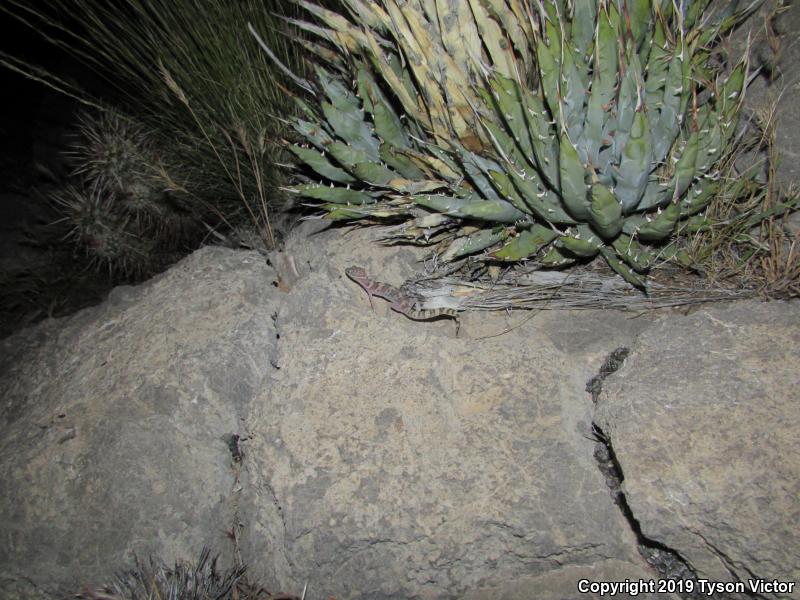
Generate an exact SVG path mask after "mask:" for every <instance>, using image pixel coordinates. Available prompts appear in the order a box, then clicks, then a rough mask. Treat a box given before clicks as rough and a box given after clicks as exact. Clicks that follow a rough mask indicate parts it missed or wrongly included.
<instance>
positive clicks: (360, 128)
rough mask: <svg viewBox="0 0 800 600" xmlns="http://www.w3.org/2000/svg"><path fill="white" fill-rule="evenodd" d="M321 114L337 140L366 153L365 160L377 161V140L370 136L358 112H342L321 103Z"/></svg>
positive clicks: (361, 113)
mask: <svg viewBox="0 0 800 600" xmlns="http://www.w3.org/2000/svg"><path fill="white" fill-rule="evenodd" d="M322 112H323V114H324V115H325V118H326V120H327V121H328V123H330V125H331V127H332V128H333V130H334V132H335V133H336V135H337V136H339V138H341V139H342V140H344V141H345V142H347V143H348V144H350V145H351V146H353V148H355V149H358V150H362V151H363V152H365V153H366V160H372V161H377V160H378V147H379V145H380V143H379V142H378V139H377V138H376V137H375V136H373V135H372V128H371V127H370V125H369V124H368V123H367V122H366V121H364V113H363V112H361V111H360V110H357V111H352V112H343V111H342V110H340V109H338V108H336V107H335V106H333V105H332V104H329V103H328V102H323V103H322Z"/></svg>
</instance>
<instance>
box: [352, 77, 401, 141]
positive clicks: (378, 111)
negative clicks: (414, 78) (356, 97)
mask: <svg viewBox="0 0 800 600" xmlns="http://www.w3.org/2000/svg"><path fill="white" fill-rule="evenodd" d="M358 81H359V90H360V95H361V98H362V99H363V100H364V109H365V110H366V111H367V112H369V113H370V114H372V121H373V123H374V124H375V134H376V135H377V136H378V137H379V138H380V139H381V140H382V142H385V143H388V144H390V145H391V146H393V147H395V148H408V147H409V142H408V138H407V137H406V133H405V130H404V129H403V124H402V122H401V121H400V117H398V116H397V113H396V112H395V111H394V109H392V107H391V106H390V104H389V101H388V100H387V99H386V97H385V96H384V95H383V92H381V90H380V88H379V87H378V86H377V84H376V83H375V80H374V79H372V76H371V75H370V74H369V72H368V71H367V70H366V69H364V68H361V69H359V71H358Z"/></svg>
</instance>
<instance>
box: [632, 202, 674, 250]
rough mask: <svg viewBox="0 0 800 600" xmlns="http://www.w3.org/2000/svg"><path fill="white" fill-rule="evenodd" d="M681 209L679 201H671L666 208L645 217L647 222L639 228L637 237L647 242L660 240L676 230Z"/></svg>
mask: <svg viewBox="0 0 800 600" xmlns="http://www.w3.org/2000/svg"><path fill="white" fill-rule="evenodd" d="M680 214H681V210H680V206H679V205H678V204H677V203H670V204H668V205H667V207H666V208H665V209H664V210H661V209H659V210H658V213H657V214H655V215H654V216H652V217H645V222H644V223H642V224H641V225H640V226H639V227H638V229H637V232H636V233H637V237H638V238H639V239H640V240H643V241H645V242H658V241H661V240H663V239H664V238H666V237H668V236H669V235H670V234H672V232H673V231H675V223H677V222H678V218H679V217H680Z"/></svg>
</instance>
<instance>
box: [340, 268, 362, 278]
mask: <svg viewBox="0 0 800 600" xmlns="http://www.w3.org/2000/svg"><path fill="white" fill-rule="evenodd" d="M344 273H345V275H347V276H348V277H352V278H363V277H366V276H367V272H366V271H365V270H364V268H363V267H347V268H346V269H345V270H344Z"/></svg>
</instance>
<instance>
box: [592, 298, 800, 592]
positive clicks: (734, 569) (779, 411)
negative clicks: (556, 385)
mask: <svg viewBox="0 0 800 600" xmlns="http://www.w3.org/2000/svg"><path fill="white" fill-rule="evenodd" d="M604 388H605V389H604V392H603V393H602V395H601V397H600V400H599V403H598V407H597V412H596V415H595V421H596V423H597V424H598V425H599V426H600V427H601V429H602V430H603V432H604V433H605V435H606V436H607V437H608V439H609V442H610V445H611V447H612V448H613V451H614V453H615V454H616V458H617V461H618V463H619V465H620V467H621V470H622V474H623V476H624V482H623V486H622V488H623V491H624V494H625V498H626V500H627V503H628V505H629V506H630V509H631V511H632V514H633V516H634V517H635V519H636V520H637V521H638V523H639V525H640V527H641V532H642V534H643V535H644V536H645V537H646V538H649V539H650V540H653V541H655V542H657V543H658V544H663V545H665V546H667V547H668V548H671V549H672V550H674V551H676V552H678V553H679V554H680V556H682V557H683V558H684V559H685V560H686V561H687V562H688V564H689V566H690V567H691V568H692V569H694V570H695V571H696V573H697V574H698V576H699V577H700V578H702V579H708V580H710V581H718V582H723V581H736V580H739V581H744V582H747V581H748V579H757V578H760V579H765V580H769V581H771V580H773V579H777V580H778V581H793V582H800V538H798V536H797V528H798V523H800V450H798V445H797V423H798V421H800V404H798V393H797V390H798V388H800V305H798V304H797V303H784V302H770V303H761V302H756V301H746V302H739V303H735V304H732V305H730V306H724V307H723V306H713V307H705V308H702V309H700V310H698V311H697V312H695V313H694V314H692V315H690V316H677V315H672V316H669V317H667V318H664V319H662V320H660V321H659V322H658V323H656V324H655V325H653V326H652V327H650V328H648V329H647V330H645V331H644V332H643V333H642V334H641V335H640V337H639V339H638V341H637V343H636V344H635V345H634V347H633V348H632V351H631V355H630V357H629V358H628V359H627V361H626V363H625V365H624V366H623V368H622V369H621V370H620V371H618V372H617V373H616V374H615V375H612V376H610V377H609V379H608V380H607V381H606V383H605V386H604ZM748 591H749V590H748ZM733 597H736V596H733ZM747 597H751V596H747ZM757 597H764V598H800V590H798V589H797V585H795V586H794V591H793V593H786V594H780V593H779V594H770V593H763V594H762V595H760V596H757Z"/></svg>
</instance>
